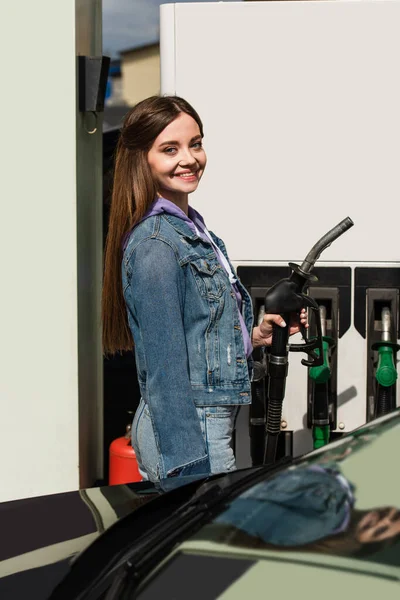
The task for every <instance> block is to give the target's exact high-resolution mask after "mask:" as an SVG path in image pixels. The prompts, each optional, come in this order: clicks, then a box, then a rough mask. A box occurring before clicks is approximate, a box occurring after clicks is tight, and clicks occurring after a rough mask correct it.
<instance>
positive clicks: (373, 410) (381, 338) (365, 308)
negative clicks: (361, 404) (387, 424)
mask: <svg viewBox="0 0 400 600" xmlns="http://www.w3.org/2000/svg"><path fill="white" fill-rule="evenodd" d="M354 289H355V291H354V296H355V300H354V302H355V306H356V307H357V310H355V314H354V324H355V327H356V329H357V330H358V332H359V333H360V334H361V336H362V337H363V338H364V339H365V344H366V363H367V364H366V392H367V405H366V421H371V420H372V419H374V418H376V417H380V416H382V415H384V414H387V413H389V412H391V411H392V410H394V409H395V408H396V405H397V396H398V393H397V380H398V373H397V352H398V350H399V349H400V345H399V344H398V343H397V341H398V339H399V290H400V269H399V268H386V269H385V268H379V267H359V268H357V269H355V288H354Z"/></svg>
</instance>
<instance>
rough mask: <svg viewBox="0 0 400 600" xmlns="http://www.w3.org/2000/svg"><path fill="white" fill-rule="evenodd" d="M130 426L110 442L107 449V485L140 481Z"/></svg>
mask: <svg viewBox="0 0 400 600" xmlns="http://www.w3.org/2000/svg"><path fill="white" fill-rule="evenodd" d="M130 430H131V426H130V425H128V426H127V428H126V434H125V435H124V436H123V437H119V438H117V439H115V440H114V441H112V442H111V444H110V450H109V466H110V471H109V480H108V482H109V485H118V484H122V483H134V482H135V481H142V476H141V475H140V473H139V467H138V463H137V459H136V454H135V451H134V449H133V448H132V444H131V435H130Z"/></svg>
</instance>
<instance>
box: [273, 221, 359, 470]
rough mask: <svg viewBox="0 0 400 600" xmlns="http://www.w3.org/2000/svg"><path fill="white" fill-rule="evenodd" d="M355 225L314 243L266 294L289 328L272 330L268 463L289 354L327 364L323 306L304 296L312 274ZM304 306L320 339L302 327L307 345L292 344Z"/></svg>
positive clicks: (310, 364) (336, 229) (334, 230)
mask: <svg viewBox="0 0 400 600" xmlns="http://www.w3.org/2000/svg"><path fill="white" fill-rule="evenodd" d="M353 225H354V223H353V221H352V220H351V219H350V217H346V218H345V219H343V220H342V221H340V223H338V224H337V225H336V226H335V227H333V228H332V229H331V230H329V231H328V232H327V233H326V234H325V235H324V236H323V237H322V238H320V239H319V240H318V242H317V243H316V244H314V246H313V247H312V248H311V250H310V252H309V253H308V254H307V256H306V258H305V259H304V261H303V262H302V264H301V265H300V266H299V265H297V264H295V263H289V267H290V268H291V269H292V273H291V274H290V276H289V277H288V278H284V279H281V280H280V281H278V283H276V284H275V285H273V286H272V287H271V288H270V289H269V290H268V292H267V294H266V295H265V312H266V313H275V314H280V315H282V317H283V319H284V321H285V322H286V327H280V326H278V325H275V324H274V325H273V328H272V344H271V352H270V355H269V365H268V385H267V398H268V414H267V425H266V434H267V441H266V446H265V456H264V462H265V463H270V462H274V461H275V456H276V446H277V439H278V434H279V432H280V424H281V418H282V404H283V399H284V397H285V387H286V377H287V373H288V353H289V351H292V352H305V353H306V354H308V359H303V360H302V361H301V362H302V364H303V365H305V366H307V367H318V366H321V365H323V363H324V350H323V335H322V329H321V318H320V315H319V307H318V304H317V302H316V301H315V300H314V299H313V298H311V297H310V296H308V295H306V294H305V293H304V292H305V290H306V288H307V286H308V285H309V283H310V282H311V281H316V280H317V277H315V275H313V274H312V270H313V268H314V265H315V262H316V261H317V260H318V258H319V257H320V255H321V253H322V252H323V251H324V250H325V249H326V248H327V247H328V246H330V245H331V243H332V242H333V241H335V240H336V239H337V238H338V237H340V236H341V235H342V234H343V233H345V232H346V231H347V230H348V229H350V227H352V226H353ZM303 307H304V308H309V309H311V310H313V311H314V314H315V318H316V328H317V336H316V337H315V338H314V339H307V335H306V330H305V328H304V327H302V326H301V325H300V330H301V334H302V336H303V339H304V343H302V344H289V327H290V321H291V318H292V314H293V313H295V314H297V315H299V314H300V311H301V309H302V308H303Z"/></svg>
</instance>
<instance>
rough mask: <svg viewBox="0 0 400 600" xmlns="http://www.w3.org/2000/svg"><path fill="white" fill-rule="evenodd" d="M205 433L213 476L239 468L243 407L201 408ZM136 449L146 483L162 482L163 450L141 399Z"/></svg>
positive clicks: (136, 419) (135, 426)
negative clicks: (237, 438)
mask: <svg viewBox="0 0 400 600" xmlns="http://www.w3.org/2000/svg"><path fill="white" fill-rule="evenodd" d="M196 410H197V414H198V417H199V420H200V426H201V431H202V434H203V437H204V440H205V442H206V448H207V452H208V456H209V460H210V465H211V473H212V474H215V473H225V472H228V471H234V470H235V469H236V463H235V455H234V453H233V449H232V436H233V432H234V429H235V425H236V418H237V415H238V412H239V406H201V407H197V408H196ZM132 446H133V449H134V450H135V453H136V458H137V461H138V466H139V471H140V474H141V475H142V477H143V479H144V480H150V481H158V480H159V478H160V477H159V468H158V461H159V451H158V448H157V443H156V438H155V435H154V429H153V423H152V420H151V415H150V411H149V407H148V405H147V404H146V403H145V402H144V401H143V400H141V401H140V404H139V407H138V409H137V411H136V414H135V417H134V419H133V423H132Z"/></svg>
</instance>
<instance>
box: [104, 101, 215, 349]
mask: <svg viewBox="0 0 400 600" xmlns="http://www.w3.org/2000/svg"><path fill="white" fill-rule="evenodd" d="M182 112H184V113H187V114H188V115H190V116H191V117H192V118H193V119H194V120H195V121H196V123H197V124H198V126H199V129H200V133H201V136H203V125H202V122H201V120H200V117H199V115H198V114H197V112H196V111H195V110H194V108H193V107H192V106H190V104H189V103H188V102H186V100H184V99H183V98H179V97H178V96H151V97H150V98H146V100H142V101H141V102H139V103H138V104H136V106H134V108H132V109H131V110H130V111H129V112H128V114H127V115H126V117H125V119H124V122H123V125H122V129H121V135H120V137H119V140H118V143H117V147H116V154H115V167H114V183H113V191H112V198H111V207H110V218H109V225H108V234H107V239H106V245H105V259H104V278H103V295H102V323H103V350H104V352H105V353H106V354H115V353H116V352H121V351H124V350H131V349H132V347H133V339H132V334H131V331H130V329H129V324H128V318H127V313H126V306H125V300H124V295H123V290H122V274H121V261H122V245H123V240H124V238H125V236H126V235H127V234H128V233H129V231H130V230H131V229H132V228H133V227H134V225H135V224H136V223H138V222H139V221H140V220H141V219H142V218H143V216H144V215H145V213H146V212H147V210H148V209H149V207H150V205H151V204H152V203H153V202H154V199H155V197H156V194H157V190H156V186H155V183H154V180H153V177H152V175H151V171H150V167H149V164H148V161H147V155H148V152H149V150H150V148H151V147H152V145H153V143H154V140H155V139H156V138H157V137H158V136H159V135H160V133H161V132H162V131H163V129H165V127H167V125H169V124H170V123H171V122H172V121H173V120H174V119H176V117H177V116H178V115H179V114H180V113H182Z"/></svg>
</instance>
